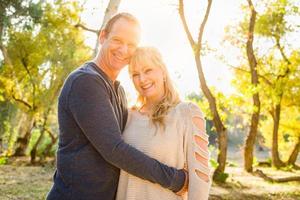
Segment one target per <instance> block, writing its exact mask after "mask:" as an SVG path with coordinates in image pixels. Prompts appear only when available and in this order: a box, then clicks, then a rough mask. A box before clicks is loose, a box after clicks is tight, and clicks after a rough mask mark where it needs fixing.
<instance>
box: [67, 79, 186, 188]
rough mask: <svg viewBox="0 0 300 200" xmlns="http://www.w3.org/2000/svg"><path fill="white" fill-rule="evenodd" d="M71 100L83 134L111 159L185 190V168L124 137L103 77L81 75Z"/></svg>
mask: <svg viewBox="0 0 300 200" xmlns="http://www.w3.org/2000/svg"><path fill="white" fill-rule="evenodd" d="M67 102H68V109H69V110H70V113H71V114H72V115H73V117H74V119H75V121H76V123H77V124H78V126H79V127H80V129H81V130H82V132H83V134H84V135H85V136H86V137H87V138H88V140H89V141H90V142H91V144H92V145H93V146H94V148H95V149H96V150H97V151H98V152H99V154H100V155H101V156H102V157H103V158H104V159H105V160H106V161H107V162H109V163H111V164H113V165H115V166H116V167H118V168H121V169H123V170H125V171H127V172H128V173H130V174H133V175H135V176H138V177H140V178H143V179H146V180H148V181H151V182H154V183H158V184H160V185H161V186H163V187H165V188H168V189H170V190H172V191H174V192H176V191H178V190H180V189H181V187H182V185H183V182H184V179H185V175H184V172H183V170H177V169H175V168H172V167H168V166H166V165H164V164H162V163H160V162H158V161H157V160H155V159H152V158H150V157H148V156H147V155H145V154H143V153H142V152H140V151H138V150H137V149H135V148H133V147H132V146H130V145H129V144H127V143H125V142H124V141H123V140H122V138H121V131H120V129H119V126H118V122H117V119H116V117H115V115H114V112H113V107H112V104H111V102H110V100H109V95H108V91H107V89H106V88H105V86H104V83H103V82H102V80H99V78H97V77H95V76H93V75H89V74H85V75H80V76H79V77H77V78H76V79H75V80H74V82H73V84H72V88H71V90H70V92H69V95H68V100H67ZM100 155H99V156H100Z"/></svg>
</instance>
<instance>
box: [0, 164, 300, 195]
mask: <svg viewBox="0 0 300 200" xmlns="http://www.w3.org/2000/svg"><path fill="white" fill-rule="evenodd" d="M260 169H262V170H263V171H264V172H265V173H267V174H268V175H272V176H274V177H287V176H295V175H297V176H300V171H275V170H274V169H272V168H260ZM53 171H54V168H53V165H50V164H48V165H45V166H26V165H25V164H24V163H19V162H14V163H11V164H8V165H1V166H0V199H1V200H14V199H16V200H17V199H18V200H32V199H34V200H38V199H45V196H46V194H47V192H48V191H49V188H50V187H51V185H52V175H53ZM226 172H227V173H229V174H230V176H229V178H228V179H227V183H226V184H221V185H216V184H213V186H212V188H211V194H210V199H211V200H219V199H228V200H231V199H232V200H242V199H243V200H244V199H247V200H248V199H249V200H252V199H253V200H254V199H259V200H264V199H266V200H273V199H274V200H275V199H276V200H281V199H282V200H292V199H300V182H290V183H284V184H283V183H281V184H279V183H268V182H265V181H264V180H263V179H261V178H260V177H256V176H252V175H250V174H248V173H246V172H244V171H243V170H242V168H240V167H227V168H226Z"/></svg>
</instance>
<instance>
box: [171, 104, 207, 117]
mask: <svg viewBox="0 0 300 200" xmlns="http://www.w3.org/2000/svg"><path fill="white" fill-rule="evenodd" d="M175 109H176V110H177V111H179V112H180V113H181V114H184V115H186V116H190V115H192V116H193V115H199V116H201V117H203V112H202V111H201V109H200V108H199V106H198V105H197V104H196V103H194V102H190V101H182V102H180V103H179V104H177V105H176V107H175Z"/></svg>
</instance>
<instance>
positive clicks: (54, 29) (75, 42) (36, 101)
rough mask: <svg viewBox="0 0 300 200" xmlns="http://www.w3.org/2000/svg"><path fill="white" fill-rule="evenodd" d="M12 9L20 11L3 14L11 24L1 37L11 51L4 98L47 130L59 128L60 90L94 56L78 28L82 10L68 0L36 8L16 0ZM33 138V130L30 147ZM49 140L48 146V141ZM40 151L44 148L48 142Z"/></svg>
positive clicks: (0, 76)
mask: <svg viewBox="0 0 300 200" xmlns="http://www.w3.org/2000/svg"><path fill="white" fill-rule="evenodd" d="M9 6H11V8H12V7H16V9H13V10H15V12H17V13H15V14H13V13H12V14H9V15H7V16H5V17H6V18H7V20H6V21H7V23H6V24H5V27H4V29H3V30H4V31H3V33H4V34H3V35H2V36H5V41H4V40H1V38H0V45H3V46H4V47H5V49H6V50H7V55H5V56H4V61H3V62H2V64H1V67H0V72H1V73H0V85H1V86H3V89H2V87H1V89H2V90H1V93H0V95H1V97H3V98H4V101H5V102H9V103H10V104H12V105H14V106H15V107H16V108H17V110H18V111H19V112H24V113H26V114H27V115H28V116H33V118H34V121H35V122H36V123H37V124H42V123H43V122H44V121H45V120H47V122H46V128H50V129H51V130H57V123H56V117H53V115H54V114H53V113H55V112H56V111H54V110H55V109H56V101H57V96H58V93H59V91H60V88H61V86H62V84H63V82H64V80H65V78H66V76H67V75H68V74H69V73H70V72H71V71H72V70H74V69H75V68H76V67H78V66H79V65H81V64H82V63H84V62H85V61H86V60H88V59H89V58H90V57H91V55H92V51H91V49H90V48H89V47H87V46H86V45H85V44H84V36H83V31H82V30H80V29H78V28H76V27H75V26H74V24H76V23H77V22H78V21H79V14H80V12H81V8H79V6H78V4H77V3H76V2H68V1H55V2H54V3H45V2H44V3H36V4H32V3H31V1H30V2H29V1H26V2H22V3H21V1H12V2H11V4H9V5H8V7H6V9H8V8H9ZM28 15H29V16H30V17H28ZM18 20H19V21H18ZM13 22H14V24H13ZM12 25H14V26H12ZM3 55H4V54H3ZM9 61H10V62H9ZM15 118H16V117H15ZM29 119H30V117H29ZM16 120H17V118H16ZM0 122H1V121H0ZM9 123H11V122H9ZM40 127H41V126H38V129H39V128H40ZM29 128H30V127H29ZM15 131H18V130H15ZM54 133H56V132H54ZM18 134H19V133H18V132H17V135H16V136H18ZM12 135H13V137H12ZM12 135H11V134H10V136H8V134H7V136H6V137H10V138H11V139H10V140H5V142H7V143H9V145H8V146H10V145H11V144H10V141H13V142H15V141H16V140H15V139H13V138H15V135H14V134H12ZM35 137H36V133H35V132H32V138H31V139H30V141H31V142H32V143H31V144H30V145H33V141H34V140H35ZM46 138H47V139H48V140H47V141H48V142H49V137H48V136H47V137H46ZM42 142H44V140H43V141H42ZM39 146H40V145H39ZM41 147H43V148H45V144H43V145H42V146H41ZM30 149H31V148H29V150H30Z"/></svg>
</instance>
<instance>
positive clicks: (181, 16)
mask: <svg viewBox="0 0 300 200" xmlns="http://www.w3.org/2000/svg"><path fill="white" fill-rule="evenodd" d="M178 11H179V16H180V19H181V22H182V24H183V28H184V30H185V33H186V34H187V37H188V40H189V42H190V44H191V46H192V48H194V47H195V45H196V44H195V41H194V39H193V36H192V34H191V32H190V30H189V27H188V25H187V22H186V19H185V15H184V7H183V0H179V9H178Z"/></svg>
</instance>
